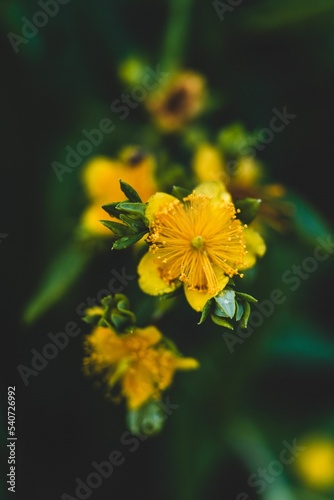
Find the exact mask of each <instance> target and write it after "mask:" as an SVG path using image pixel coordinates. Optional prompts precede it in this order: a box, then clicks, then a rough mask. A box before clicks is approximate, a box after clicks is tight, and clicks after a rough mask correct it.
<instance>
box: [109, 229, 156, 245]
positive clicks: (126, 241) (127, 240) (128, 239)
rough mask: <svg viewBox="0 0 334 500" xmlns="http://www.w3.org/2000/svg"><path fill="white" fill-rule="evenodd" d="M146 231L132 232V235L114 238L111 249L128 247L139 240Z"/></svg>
mask: <svg viewBox="0 0 334 500" xmlns="http://www.w3.org/2000/svg"><path fill="white" fill-rule="evenodd" d="M147 232H148V231H147V230H146V231H142V232H141V233H138V234H134V235H133V236H123V237H122V238H119V239H118V240H116V241H115V242H114V244H113V246H112V249H113V250H124V248H128V247H130V246H131V245H133V244H134V243H136V242H137V241H139V240H140V239H141V238H142V237H143V236H144V234H146V233H147Z"/></svg>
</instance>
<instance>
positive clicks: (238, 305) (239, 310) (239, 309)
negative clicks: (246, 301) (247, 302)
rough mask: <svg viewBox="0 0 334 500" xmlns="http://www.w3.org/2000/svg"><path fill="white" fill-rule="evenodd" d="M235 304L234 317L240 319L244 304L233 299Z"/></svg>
mask: <svg viewBox="0 0 334 500" xmlns="http://www.w3.org/2000/svg"><path fill="white" fill-rule="evenodd" d="M235 306H236V313H235V319H236V320H237V321H240V320H241V317H242V315H243V313H244V306H243V305H242V302H240V301H239V300H236V301H235Z"/></svg>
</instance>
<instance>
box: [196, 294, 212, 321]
mask: <svg viewBox="0 0 334 500" xmlns="http://www.w3.org/2000/svg"><path fill="white" fill-rule="evenodd" d="M212 302H213V299H209V300H208V301H207V302H206V303H205V306H204V307H203V311H202V314H201V318H200V320H199V322H198V323H197V324H198V325H201V324H202V323H204V321H205V320H206V318H207V317H208V316H209V314H210V312H211V307H212Z"/></svg>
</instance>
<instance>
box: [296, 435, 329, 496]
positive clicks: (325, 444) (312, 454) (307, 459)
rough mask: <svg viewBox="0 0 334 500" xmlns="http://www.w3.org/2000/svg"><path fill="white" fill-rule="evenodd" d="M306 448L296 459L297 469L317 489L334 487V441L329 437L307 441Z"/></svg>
mask: <svg viewBox="0 0 334 500" xmlns="http://www.w3.org/2000/svg"><path fill="white" fill-rule="evenodd" d="M303 445H304V446H305V447H306V449H305V450H304V451H303V453H301V454H300V456H298V458H297V460H296V470H297V473H298V474H299V476H300V477H301V478H302V480H303V481H304V482H305V484H307V485H308V486H310V487H312V488H316V489H326V488H333V487H334V442H333V441H331V440H329V439H327V438H320V437H319V438H312V439H310V440H308V441H305V442H304V443H303Z"/></svg>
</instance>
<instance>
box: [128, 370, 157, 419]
mask: <svg viewBox="0 0 334 500" xmlns="http://www.w3.org/2000/svg"><path fill="white" fill-rule="evenodd" d="M122 392H123V394H124V396H125V397H126V398H127V403H128V407H129V409H130V410H135V409H137V408H139V407H140V406H142V405H143V404H144V403H145V402H146V401H147V400H148V399H150V398H151V397H153V396H154V395H155V393H156V389H155V387H154V385H153V381H152V379H151V378H150V374H149V373H147V371H146V370H144V369H141V368H140V367H137V368H133V369H131V370H128V371H127V372H126V373H125V375H124V378H123V383H122Z"/></svg>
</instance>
